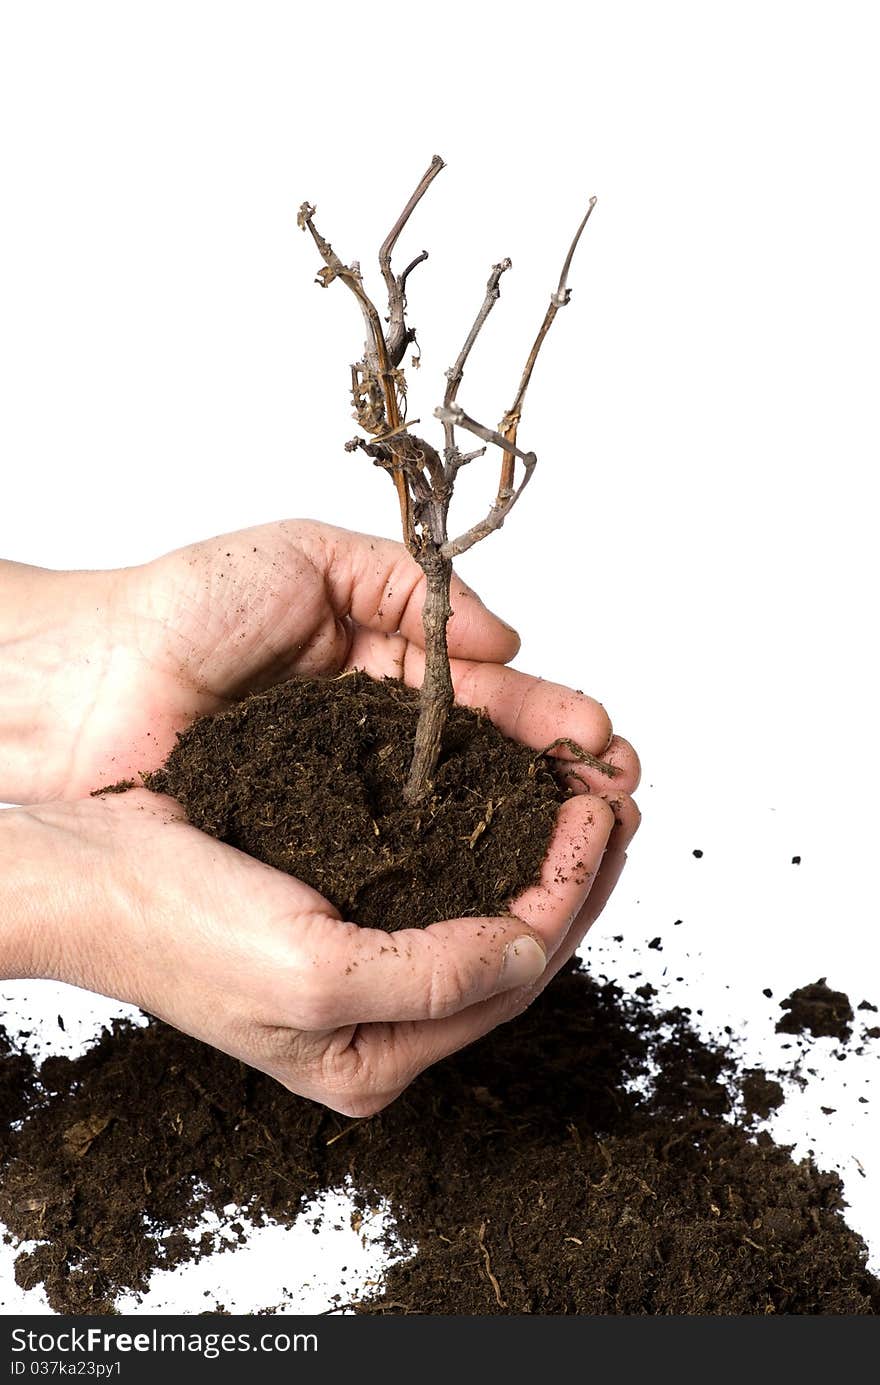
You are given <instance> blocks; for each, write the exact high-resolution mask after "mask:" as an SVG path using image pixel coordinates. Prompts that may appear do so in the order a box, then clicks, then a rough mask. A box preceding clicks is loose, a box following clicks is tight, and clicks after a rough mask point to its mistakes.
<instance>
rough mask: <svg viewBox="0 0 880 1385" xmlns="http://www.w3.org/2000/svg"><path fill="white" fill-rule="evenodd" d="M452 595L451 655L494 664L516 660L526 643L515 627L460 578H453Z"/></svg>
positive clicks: (449, 635) (449, 632)
mask: <svg viewBox="0 0 880 1385" xmlns="http://www.w3.org/2000/svg"><path fill="white" fill-rule="evenodd" d="M450 595H451V604H452V616H451V618H450V621H449V627H448V639H449V652H450V654H453V655H454V656H455V657H456V658H459V659H479V660H481V661H483V662H485V663H493V664H506V663H509V662H510V660H511V659H515V658H516V656H517V654H518V653H519V650H520V645H521V643H522V641H521V640H520V637H519V634H518V633H517V631H516V630H514V628H513V626H512V625H508V623H507V621H506V620H502V618H501V617H500V616H498V615H496V614H495V612H494V611H490V610H489V607H488V606H487V605H486V604H485V602H484V601H483V600H482V599H481V597H479V596H478V595H477V593H476V592H475V591H473V590H472V588H471V587H469V586H467V584H466V583H465V582H462V581H461V580H460V579H459V578H458V577H454V578H453V583H452V590H451V593H450Z"/></svg>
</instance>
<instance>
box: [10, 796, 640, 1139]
mask: <svg viewBox="0 0 880 1385" xmlns="http://www.w3.org/2000/svg"><path fill="white" fill-rule="evenodd" d="M627 802H628V800H627ZM619 812H620V816H621V820H620V822H619V823H617V824H616V825H615V818H614V814H613V813H612V811H611V809H610V807H609V806H608V804H607V803H606V802H605V801H604V800H602V799H599V798H594V797H593V796H591V795H588V794H583V795H581V796H580V797H578V798H572V799H570V800H568V801H567V802H566V803H565V804H564V805H563V807H562V809H561V812H560V815H559V820H558V824H557V828H556V832H555V835H554V838H553V841H552V843H551V847H550V851H549V853H548V857H547V860H546V862H545V866H544V871H543V874H542V878H541V881H540V883H539V884H538V885H537V886H535V887H533V888H532V889H530V890H527V891H526V892H525V893H524V894H523V895H521V896H520V897H519V899H518V900H516V901H515V902H514V905H513V909H514V912H513V913H512V914H511V915H508V916H500V917H497V918H485V919H473V918H467V919H455V920H449V921H446V922H443V923H438V924H433V925H431V926H430V927H429V928H426V929H404V930H401V931H400V932H397V933H395V934H393V935H389V934H387V933H383V932H381V931H379V930H374V929H364V928H359V927H358V926H357V925H355V924H352V923H348V922H345V921H343V920H340V918H339V916H338V914H337V913H336V911H335V910H334V909H333V907H332V906H331V905H330V904H329V903H328V902H327V901H326V900H325V899H322V897H321V896H320V895H318V894H317V893H316V892H315V891H314V890H312V889H310V888H309V886H307V885H305V884H303V883H302V882H300V881H297V880H294V879H292V878H291V877H289V876H287V875H284V874H283V873H281V872H279V871H275V870H273V869H272V868H271V867H269V866H265V865H263V864H262V863H260V862H258V861H256V860H254V859H253V858H252V857H249V856H247V855H245V854H243V853H241V852H239V851H237V850H235V849H234V848H233V847H230V846H226V845H224V844H222V843H220V842H217V841H215V840H214V839H213V838H211V837H209V836H206V835H205V834H204V833H202V832H199V831H198V830H197V829H196V828H194V827H191V826H190V825H189V824H188V823H187V822H186V821H185V820H184V819H183V816H182V814H181V811H180V809H179V807H178V805H177V804H176V803H175V802H174V801H173V800H172V799H170V798H166V797H163V796H159V795H156V794H152V793H148V792H147V791H146V790H143V789H139V790H134V791H132V792H129V793H126V794H122V795H108V796H106V797H103V798H88V799H83V800H79V801H75V802H67V803H64V802H55V803H51V804H47V805H41V806H38V807H33V808H29V809H18V810H9V811H8V812H6V813H3V814H0V866H3V867H4V869H3V870H2V871H0V878H2V879H3V881H4V889H5V890H6V891H7V892H8V891H11V892H12V895H13V897H14V898H17V900H18V901H19V903H21V901H24V902H25V903H24V907H23V908H22V907H20V908H19V911H18V913H17V915H16V926H15V928H14V930H12V931H11V933H10V935H9V937H8V939H7V948H6V950H5V951H4V953H3V954H2V956H3V959H4V971H3V972H2V973H0V974H6V975H17V976H39V977H51V978H53V979H56V980H63V981H67V982H71V983H73V984H75V985H78V986H83V987H86V988H88V989H91V990H95V991H99V992H101V993H102V994H106V995H111V996H115V997H116V998H118V999H120V1000H125V1001H129V1002H132V1003H134V1004H136V1005H139V1006H141V1007H142V1008H144V1009H146V1010H147V1011H149V1012H150V1013H152V1014H155V1015H157V1016H159V1017H160V1018H162V1019H165V1020H167V1021H168V1022H170V1023H171V1024H174V1025H175V1026H177V1027H178V1028H180V1029H182V1030H184V1031H185V1032H186V1033H189V1034H192V1035H194V1036H195V1037H197V1038H199V1039H202V1040H203V1041H205V1042H207V1043H210V1044H213V1045H214V1046H215V1047H217V1048H220V1049H223V1050H224V1051H225V1052H227V1053H230V1054H232V1055H233V1056H235V1057H237V1058H240V1059H242V1060H243V1061H245V1062H247V1063H249V1064H251V1065H253V1066H254V1067H257V1068H259V1069H261V1070H262V1071H264V1072H267V1073H269V1074H271V1075H272V1076H273V1077H275V1078H277V1079H278V1080H279V1081H281V1082H282V1083H284V1085H285V1086H287V1087H288V1088H289V1089H290V1090H291V1091H294V1092H297V1093H299V1094H300V1095H303V1096H307V1097H310V1098H312V1099H314V1100H317V1101H321V1102H323V1103H324V1104H326V1105H328V1106H330V1107H332V1108H333V1109H335V1110H337V1111H340V1112H343V1113H345V1114H347V1115H352V1116H364V1115H369V1114H372V1113H373V1112H375V1111H377V1110H380V1109H381V1108H382V1107H383V1106H385V1105H386V1104H387V1103H388V1102H389V1101H391V1100H393V1099H394V1097H395V1096H397V1095H398V1094H399V1092H400V1091H402V1090H403V1088H404V1087H406V1086H407V1085H408V1084H409V1082H410V1081H411V1080H412V1079H413V1078H414V1077H415V1076H416V1074H417V1073H418V1072H420V1071H421V1070H422V1069H424V1068H425V1067H428V1066H429V1065H431V1064H432V1063H434V1062H436V1061H438V1060H439V1059H440V1058H442V1057H444V1056H445V1055H447V1054H449V1053H452V1052H454V1051H455V1050H456V1049H458V1048H460V1047H462V1046H463V1045H465V1044H467V1043H469V1042H471V1041H472V1040H473V1039H475V1038H477V1037H479V1035H481V1034H483V1033H486V1032H487V1031H488V1030H489V1029H491V1028H493V1027H494V1026H495V1025H496V1024H499V1023H501V1022H502V1021H503V1020H505V1019H509V1018H512V1017H513V1016H514V1015H515V1014H517V1013H519V1012H520V1011H521V1010H522V1009H524V1008H525V1006H526V1004H528V1003H529V1001H530V1000H531V999H532V998H533V997H534V996H535V995H537V994H538V992H539V991H540V990H541V989H542V988H543V985H544V984H546V981H547V980H549V978H550V976H551V975H552V974H553V973H554V972H555V970H556V969H557V968H558V966H559V965H561V962H562V960H563V958H564V957H565V956H567V955H569V954H570V951H571V950H573V946H574V934H573V932H572V928H571V925H572V920H573V919H574V920H575V924H574V932H575V933H576V934H577V936H578V938H579V937H580V935H581V934H582V933H583V931H584V930H585V928H586V926H587V924H588V922H589V921H591V919H592V917H594V916H595V914H596V913H597V912H598V910H599V908H600V907H601V904H602V903H603V902H604V899H605V898H607V895H608V893H609V892H610V888H611V886H612V885H613V881H614V878H616V873H617V871H618V870H619V862H620V855H621V853H622V850H623V847H624V845H625V842H626V840H627V839H628V837H629V836H630V835H631V834H632V831H633V830H634V828H635V821H636V820H635V817H634V814H633V812H632V811H630V810H628V808H627V807H626V806H624V807H623V808H622V809H620V810H619ZM612 832H614V833H615V834H616V843H615V845H614V846H612V847H611V848H610V849H609V850H608V852H607V853H606V845H607V843H608V839H609V836H610V834H611V833H612ZM603 853H605V861H606V863H607V867H608V868H607V869H606V866H605V865H602V866H601V867H600V862H602V858H603ZM0 905H2V897H0ZM13 943H14V949H13V950H12V951H10V946H11V945H12V944H13Z"/></svg>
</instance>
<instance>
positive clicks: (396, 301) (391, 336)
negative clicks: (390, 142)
mask: <svg viewBox="0 0 880 1385" xmlns="http://www.w3.org/2000/svg"><path fill="white" fill-rule="evenodd" d="M445 167H446V165H445V164H444V162H443V160H442V159H441V158H440V155H439V154H435V155H434V157H433V159H432V160H431V162H430V164H429V165H428V167H427V168H426V169H425V172H424V173H423V174H422V176H421V178H420V179H419V185H418V187H417V188H416V190H415V192H414V193H413V195H412V197H411V198H410V199H409V201H408V202H407V204H406V206H405V207H404V209H403V211H402V212H401V213H400V216H399V217H398V218H397V220H396V221H395V223H394V225H393V226H392V227H391V230H390V231H389V232H388V235H387V236H386V237H385V239H384V241H383V242H382V246H381V248H380V250H379V268H380V269H381V271H382V277H383V278H384V280H385V287H386V288H387V290H388V356H389V359H390V361H391V364H392V365H393V366H395V367H396V366H399V365H400V362H401V361H402V360H403V353H404V351H405V350H406V348H407V346H408V345H409V343H410V342H411V341H413V340H415V332H413V331H412V330H411V329H410V328H407V326H406V323H405V321H404V314H405V311H406V293H405V290H406V281H407V278H408V277H409V275H410V274H411V272H412V271H413V270H414V269H415V267H416V265H417V264H421V263H422V261H423V260H426V259H427V258H428V252H427V250H423V251H422V253H421V254H420V255H417V256H416V258H415V259H414V260H413V261H411V263H410V264H408V265H407V267H406V269H405V270H404V271H403V273H402V274H401V275H400V276H399V278H398V277H396V276H395V275H394V273H393V271H392V269H391V256H392V254H393V253H394V247H395V245H396V244H397V241H398V239H399V237H400V233H401V232H402V230H403V228H404V226H405V225H406V223H407V222H408V221H409V219H410V217H411V216H412V214H413V212H414V211H415V209H416V207H417V206H418V204H419V203H420V202H421V200H422V198H423V197H424V195H425V193H426V192H427V191H428V188H429V187H430V186H431V184H432V183H433V181H434V179H435V178H436V177H437V174H438V173H439V172H440V171H441V169H443V168H445Z"/></svg>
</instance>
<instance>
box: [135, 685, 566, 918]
mask: <svg viewBox="0 0 880 1385" xmlns="http://www.w3.org/2000/svg"><path fill="white" fill-rule="evenodd" d="M418 710H419V699H418V693H417V692H414V691H413V690H412V689H411V688H406V687H404V685H403V684H402V683H400V682H398V681H397V680H395V679H391V678H388V679H385V680H384V681H382V682H376V681H375V680H374V679H372V678H368V677H367V675H366V674H363V673H358V672H353V673H348V674H344V675H342V676H341V677H339V678H333V679H314V680H312V679H309V680H294V681H291V682H288V683H282V684H279V685H278V686H277V687H274V688H270V689H269V690H268V691H267V692H264V693H258V694H255V695H253V696H251V697H248V698H246V699H245V701H243V702H240V703H238V704H237V705H236V706H234V707H232V708H230V710H229V711H227V712H223V713H221V714H220V715H218V716H212V717H203V718H202V719H201V720H199V721H197V722H195V723H194V724H193V725H192V726H191V727H190V728H189V729H188V730H187V731H185V732H184V733H183V734H182V735H181V736H180V737H179V739H178V742H177V745H176V746H175V748H174V750H173V751H172V752H171V755H170V756H169V758H168V760H167V761H166V764H165V765H164V767H163V768H162V769H161V770H159V771H158V772H156V773H155V774H152V775H149V776H147V777H146V779H145V783H146V785H147V787H148V788H150V789H153V790H155V791H156V792H157V793H168V794H171V795H172V797H174V798H176V799H177V800H178V801H179V802H180V803H181V804H182V805H183V808H184V809H185V811H186V814H187V817H188V818H189V820H190V821H191V822H192V823H194V824H195V826H196V827H200V828H201V829H202V831H204V832H210V833H211V835H212V836H214V837H219V838H220V840H221V841H224V842H229V843H230V844H231V845H233V846H237V847H239V848H240V849H241V850H242V851H247V852H249V853H250V855H252V856H256V857H257V858H258V859H259V860H261V861H264V862H266V864H267V865H270V866H275V867H276V868H278V869H279V870H284V871H287V872H288V873H289V874H291V875H295V876H297V877H298V878H299V879H300V880H305V881H306V883H307V884H309V885H311V886H312V887H313V888H314V889H316V890H318V891H319V892H320V893H321V894H322V895H324V896H325V898H327V899H329V900H330V901H331V902H332V903H333V904H334V905H335V906H336V908H337V909H338V910H339V911H340V913H341V914H342V915H343V917H345V918H347V919H350V920H352V921H353V922H355V923H360V924H363V925H365V926H368V927H373V928H383V929H386V930H387V931H388V932H394V931H395V930H396V929H398V928H411V927H425V926H426V925H427V924H429V923H436V922H438V921H439V920H441V919H449V918H461V917H471V916H476V915H487V914H489V915H491V914H498V913H503V912H504V911H505V909H506V907H507V905H508V904H509V902H510V900H511V899H512V898H514V897H515V896H516V895H517V894H519V893H520V892H521V891H522V890H523V889H525V888H526V887H527V886H528V885H531V884H533V883H534V882H535V881H536V880H537V879H538V877H539V875H540V872H541V864H542V862H543V860H544V857H545V856H546V854H547V846H548V843H549V840H550V837H551V835H552V832H553V827H554V824H555V821H556V814H557V812H558V810H559V805H560V803H561V802H562V801H563V799H564V798H565V797H566V793H565V791H564V790H563V789H561V788H560V786H559V784H558V782H557V780H556V778H555V776H554V775H553V773H552V772H551V770H550V769H549V767H548V763H547V761H546V760H545V759H543V758H542V757H541V756H536V755H535V753H534V751H532V750H529V749H528V748H527V747H526V746H522V745H519V744H518V743H517V742H515V741H511V740H509V739H508V738H507V737H506V736H504V735H502V733H501V732H500V731H498V730H497V729H496V727H495V726H494V725H493V724H492V722H491V721H489V720H488V718H487V717H486V716H485V715H483V714H481V713H480V712H475V711H471V710H470V709H469V708H467V707H455V708H453V710H452V712H451V714H450V717H449V721H448V723H447V726H446V729H445V732H444V736H443V745H442V756H441V760H440V764H439V767H438V771H437V774H436V777H435V784H434V792H433V794H432V796H431V798H430V799H429V800H428V801H427V802H426V803H424V804H422V805H419V806H418V807H408V806H407V805H406V804H405V803H404V802H403V787H404V784H405V783H406V779H407V775H408V773H409V765H410V759H411V756H412V745H413V739H414V735H415V726H416V720H417V718H418ZM115 787H119V788H124V787H125V785H120V786H115Z"/></svg>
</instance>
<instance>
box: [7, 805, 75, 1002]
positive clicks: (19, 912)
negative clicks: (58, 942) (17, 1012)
mask: <svg viewBox="0 0 880 1385" xmlns="http://www.w3.org/2000/svg"><path fill="white" fill-rule="evenodd" d="M49 837H50V834H49V833H48V832H47V829H46V828H45V827H44V826H43V824H41V823H40V821H39V820H38V818H37V817H35V816H34V815H33V814H32V813H31V812H29V811H28V810H27V809H24V808H6V809H4V810H3V811H0V979H2V980H4V981H9V980H13V979H17V978H23V977H42V976H46V975H48V974H50V971H51V967H50V964H49V957H50V954H51V953H52V951H53V950H54V949H53V948H52V945H51V942H50V938H51V937H52V935H53V933H54V932H55V931H56V929H57V928H58V925H59V922H60V920H59V919H58V908H59V902H60V901H59V899H58V898H57V887H56V883H55V876H54V873H53V870H52V859H51V842H50V839H49Z"/></svg>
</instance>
